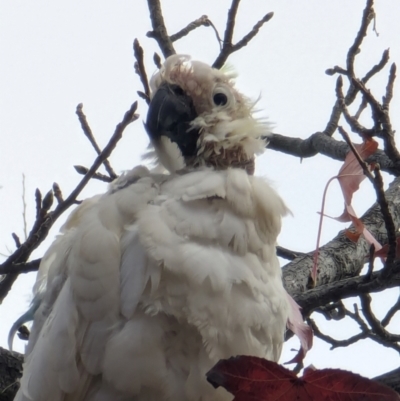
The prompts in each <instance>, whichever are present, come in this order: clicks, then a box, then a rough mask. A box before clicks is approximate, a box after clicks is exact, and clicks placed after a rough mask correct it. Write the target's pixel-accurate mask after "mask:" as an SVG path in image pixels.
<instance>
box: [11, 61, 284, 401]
mask: <svg viewBox="0 0 400 401" xmlns="http://www.w3.org/2000/svg"><path fill="white" fill-rule="evenodd" d="M151 89H152V97H151V103H150V106H149V111H148V115H147V120H146V123H145V127H146V130H147V132H148V135H149V138H150V142H151V145H152V146H153V148H154V154H155V156H156V157H157V159H158V161H159V163H160V164H161V165H162V166H163V167H165V169H166V170H167V173H159V172H157V173H156V172H151V171H149V170H148V169H147V168H146V167H144V166H139V167H136V168H134V169H133V170H131V171H128V172H126V173H124V174H123V175H121V176H120V177H119V178H118V179H116V180H115V181H114V182H113V183H111V185H110V186H109V188H108V191H107V192H106V193H105V194H103V195H98V196H94V197H92V198H90V199H87V200H85V201H84V202H83V203H82V204H81V205H80V206H79V207H77V208H76V209H75V210H74V211H73V212H72V214H71V215H70V217H69V218H68V220H67V222H66V223H65V225H64V226H63V228H62V230H61V234H60V235H59V236H58V237H57V238H56V240H55V242H54V243H53V245H52V246H51V247H50V249H49V250H48V251H47V253H46V254H45V255H44V257H43V260H42V263H41V266H40V270H39V272H38V278H37V282H36V285H35V288H34V292H35V301H34V302H36V304H35V305H36V306H37V305H40V306H39V307H38V308H37V310H36V313H35V316H34V322H33V326H32V331H31V335H30V339H29V343H28V345H27V349H26V355H25V364H24V373H23V377H22V379H21V386H20V389H19V392H18V394H17V396H16V400H18V401H22V400H24V401H25V400H30V401H61V400H62V401H68V400H73V401H81V400H82V401H83V400H85V401H128V400H129V401H164V400H165V401H167V400H168V401H170V400H174V401H200V400H201V401H211V400H213V401H220V400H221V401H223V400H226V399H230V398H231V396H230V395H229V394H228V393H227V392H226V391H225V390H223V389H218V390H215V389H214V388H213V387H212V386H211V385H210V384H209V383H208V382H207V380H206V376H205V374H206V372H207V371H208V370H209V369H210V368H211V367H212V366H213V365H214V364H215V363H216V362H218V360H220V359H221V358H229V357H231V356H235V355H239V354H240V355H254V356H259V357H263V358H267V359H269V360H272V361H277V360H278V358H279V356H280V353H281V348H282V343H283V339H284V332H285V326H286V323H287V320H288V317H289V315H290V308H291V307H290V304H289V300H288V297H287V295H286V292H285V290H284V288H283V286H282V280H281V270H280V267H279V263H278V259H277V257H276V253H275V246H276V240H277V236H278V233H279V231H280V228H281V217H282V216H283V215H285V214H286V212H287V208H286V206H285V204H284V202H283V201H282V199H281V198H280V197H279V196H278V194H277V193H276V192H275V190H274V189H272V188H271V186H270V185H269V184H268V183H267V182H266V181H265V180H264V179H262V178H258V177H255V176H254V175H253V172H254V158H255V155H256V154H258V153H261V152H262V151H263V150H264V147H265V139H263V138H264V137H265V136H266V135H268V133H269V127H268V125H267V124H266V123H265V122H262V121H260V120H258V119H256V118H254V117H253V115H252V114H253V111H254V103H252V102H251V101H250V100H249V99H247V98H246V97H245V96H243V95H242V94H241V93H239V92H238V91H237V90H236V89H235V87H234V82H233V78H232V75H231V74H230V73H229V71H228V72H224V71H223V70H222V71H220V70H216V69H213V68H211V67H209V66H208V65H207V64H204V63H202V62H199V61H192V60H191V59H190V57H188V56H183V55H173V56H171V57H169V58H168V59H167V60H166V61H165V63H164V65H163V66H162V68H161V69H160V70H159V71H158V72H157V73H156V74H155V75H154V76H153V77H152V79H151ZM38 300H39V301H38Z"/></svg>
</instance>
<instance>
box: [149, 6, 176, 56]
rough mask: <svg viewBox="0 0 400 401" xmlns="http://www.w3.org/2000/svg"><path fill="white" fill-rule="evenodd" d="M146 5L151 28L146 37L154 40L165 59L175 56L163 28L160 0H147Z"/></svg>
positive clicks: (169, 39)
mask: <svg viewBox="0 0 400 401" xmlns="http://www.w3.org/2000/svg"><path fill="white" fill-rule="evenodd" d="M147 5H148V7H149V11H150V20H151V25H152V27H153V30H152V31H150V32H147V36H148V37H149V38H153V39H155V40H156V42H157V44H158V46H159V47H160V49H161V52H162V54H163V55H164V57H165V58H167V57H169V56H171V55H172V54H175V53H176V51H175V49H174V46H173V44H172V41H171V38H170V37H169V36H168V33H167V28H166V27H165V23H164V17H163V15H162V10H161V5H160V0H147Z"/></svg>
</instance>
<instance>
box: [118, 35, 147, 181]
mask: <svg viewBox="0 0 400 401" xmlns="http://www.w3.org/2000/svg"><path fill="white" fill-rule="evenodd" d="M133 54H134V56H135V59H136V62H135V72H136V74H138V75H139V78H140V81H141V82H142V85H143V88H144V93H143V92H138V94H139V96H140V97H142V98H143V99H144V100H145V101H146V103H147V104H149V103H150V86H149V81H148V79H147V73H146V68H145V66H144V60H143V55H144V52H143V48H142V46H140V43H139V41H138V40H137V39H135V40H134V41H133ZM114 178H116V177H114Z"/></svg>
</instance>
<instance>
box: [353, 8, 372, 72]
mask: <svg viewBox="0 0 400 401" xmlns="http://www.w3.org/2000/svg"><path fill="white" fill-rule="evenodd" d="M373 5H374V2H373V0H367V4H366V7H365V9H364V12H363V16H362V19H361V26H360V30H359V31H358V33H357V35H356V38H355V39H354V43H353V44H352V45H351V46H350V48H349V51H348V53H347V61H346V65H347V72H348V74H349V76H350V77H354V60H355V58H356V56H357V54H358V53H359V52H360V46H361V43H362V41H363V39H364V37H365V36H366V35H367V29H368V26H369V24H370V23H371V21H372V19H373V17H374V15H375V12H374V9H373Z"/></svg>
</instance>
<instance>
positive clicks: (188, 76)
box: [146, 55, 270, 174]
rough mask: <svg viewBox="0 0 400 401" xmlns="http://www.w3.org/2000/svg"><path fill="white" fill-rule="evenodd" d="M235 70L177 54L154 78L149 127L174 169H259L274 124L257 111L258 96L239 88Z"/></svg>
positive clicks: (160, 156) (164, 161)
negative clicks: (256, 160) (256, 162)
mask: <svg viewBox="0 0 400 401" xmlns="http://www.w3.org/2000/svg"><path fill="white" fill-rule="evenodd" d="M234 76H235V74H233V72H232V70H231V69H228V68H227V69H223V70H217V69H214V68H211V67H210V66H209V65H207V64H205V63H203V62H201V61H193V60H191V59H190V57H189V56H187V55H173V56H170V57H168V58H167V60H166V61H165V63H164V65H163V66H162V67H161V69H160V70H159V71H158V72H157V73H156V74H154V76H153V77H152V78H151V80H150V87H151V91H152V96H151V104H150V109H149V113H148V118H147V122H146V128H147V132H148V133H149V136H150V139H151V143H152V145H153V146H154V148H155V152H156V155H157V157H158V159H159V162H160V163H161V164H163V165H164V167H166V168H167V169H168V170H169V171H171V172H175V171H179V170H181V169H183V168H186V167H188V168H191V167H199V166H208V167H213V168H215V169H226V168H228V167H238V168H243V169H245V170H246V171H247V172H248V173H249V174H253V172H254V157H255V155H256V154H259V153H262V152H263V150H264V148H265V144H266V143H265V139H264V137H265V136H268V135H269V134H270V125H269V124H268V123H266V122H265V121H261V120H259V119H256V118H254V117H253V112H254V105H255V102H252V101H251V100H250V99H248V98H247V97H246V96H244V95H242V94H241V93H240V92H238V91H237V90H236V88H235V87H234V80H233V78H234Z"/></svg>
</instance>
